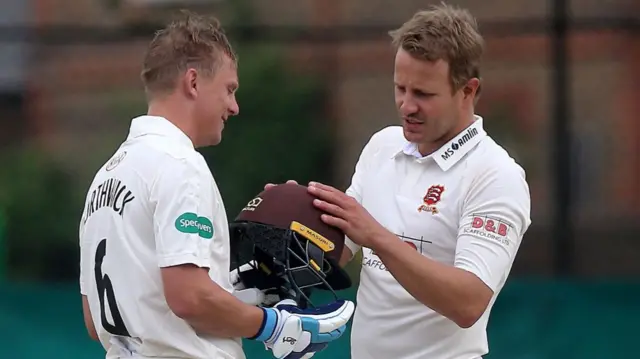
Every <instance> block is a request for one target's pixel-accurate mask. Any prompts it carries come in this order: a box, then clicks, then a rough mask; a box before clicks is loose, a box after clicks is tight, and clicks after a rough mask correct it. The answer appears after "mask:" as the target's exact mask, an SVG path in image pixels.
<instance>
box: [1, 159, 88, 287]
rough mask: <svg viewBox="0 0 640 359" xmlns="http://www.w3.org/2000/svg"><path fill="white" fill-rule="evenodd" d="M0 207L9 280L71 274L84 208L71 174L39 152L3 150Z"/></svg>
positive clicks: (56, 276) (70, 275) (49, 277)
mask: <svg viewBox="0 0 640 359" xmlns="http://www.w3.org/2000/svg"><path fill="white" fill-rule="evenodd" d="M2 154H3V156H2V157H1V158H0V167H1V168H3V169H5V170H3V171H1V172H0V211H2V212H3V213H4V216H5V221H6V233H5V235H6V239H5V246H6V247H5V248H0V251H1V252H4V256H5V257H6V258H7V260H8V275H9V276H10V278H13V279H15V278H31V279H63V278H64V279H66V278H70V277H72V276H73V275H74V274H75V271H76V269H75V267H76V266H77V264H76V262H77V260H76V258H77V256H76V254H75V251H77V249H76V247H77V238H78V235H77V233H78V220H79V218H80V214H81V212H82V208H81V207H82V200H81V198H80V197H78V195H79V192H77V191H76V190H74V189H73V188H72V187H73V185H72V178H71V175H70V174H69V173H66V172H65V171H63V170H62V167H61V166H59V165H58V164H56V163H54V162H53V161H52V160H51V159H50V158H49V157H47V156H46V154H45V153H44V152H42V151H38V150H35V149H31V148H24V149H21V150H12V151H3V152H2Z"/></svg>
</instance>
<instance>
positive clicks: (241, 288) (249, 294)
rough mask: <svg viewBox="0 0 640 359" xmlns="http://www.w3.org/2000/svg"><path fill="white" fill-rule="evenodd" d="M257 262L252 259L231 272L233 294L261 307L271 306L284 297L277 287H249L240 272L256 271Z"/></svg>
mask: <svg viewBox="0 0 640 359" xmlns="http://www.w3.org/2000/svg"><path fill="white" fill-rule="evenodd" d="M256 270H257V269H256V262H255V261H251V262H249V263H245V264H243V265H242V266H240V267H239V268H236V269H234V270H232V271H231V272H229V280H230V281H231V285H233V289H234V291H233V295H234V296H235V297H236V298H238V299H239V300H240V301H242V302H244V303H246V304H249V305H256V306H261V307H271V306H273V305H274V304H276V303H278V302H279V301H281V300H283V299H284V298H282V297H281V295H280V294H278V293H279V291H278V290H277V288H267V289H258V288H247V286H246V284H245V283H244V282H243V281H242V279H241V277H240V273H243V272H251V271H256Z"/></svg>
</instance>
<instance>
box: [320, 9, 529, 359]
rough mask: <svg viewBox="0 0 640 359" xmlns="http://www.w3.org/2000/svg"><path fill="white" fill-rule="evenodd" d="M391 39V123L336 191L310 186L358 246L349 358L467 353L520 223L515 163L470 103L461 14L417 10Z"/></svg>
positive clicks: (482, 327)
mask: <svg viewBox="0 0 640 359" xmlns="http://www.w3.org/2000/svg"><path fill="white" fill-rule="evenodd" d="M390 34H391V37H392V39H393V41H392V42H393V45H394V47H395V49H396V55H395V65H394V88H395V103H396V106H397V110H398V113H399V116H400V118H401V123H402V125H401V126H390V127H387V128H384V129H382V130H380V131H379V132H377V133H375V134H374V135H373V136H372V137H371V139H370V140H369V141H368V143H367V144H366V145H365V147H364V149H363V150H362V153H361V154H360V157H359V160H358V162H357V164H356V167H355V173H354V175H353V177H352V181H351V185H350V187H349V188H348V189H347V190H346V194H345V193H343V192H341V191H339V190H337V189H335V188H333V187H330V186H327V185H324V184H319V183H310V184H309V187H308V189H309V191H310V193H312V194H313V195H315V196H317V197H318V199H316V201H315V202H316V206H317V207H318V208H320V209H322V210H324V211H326V212H328V213H329V214H328V215H324V216H323V220H324V221H325V222H326V223H327V224H331V225H334V226H336V227H338V228H340V229H342V230H343V231H344V232H345V234H346V235H347V237H348V238H347V241H346V243H345V244H346V245H347V246H346V247H345V248H347V247H348V249H345V250H344V252H343V256H342V264H346V262H348V261H349V260H350V259H351V258H352V256H353V254H355V253H356V252H357V251H359V250H360V249H362V251H363V260H362V270H361V277H360V285H359V288H358V294H357V303H358V307H357V309H356V313H355V314H354V321H353V327H352V334H351V358H352V359H388V358H402V359H478V358H481V357H482V356H483V355H485V354H487V353H488V351H489V348H488V344H487V331H486V328H487V321H488V320H489V315H490V312H491V308H492V306H493V303H494V301H495V300H496V297H497V296H498V294H499V292H500V290H501V289H502V287H503V286H504V284H505V281H506V280H507V276H508V275H509V271H510V269H511V266H512V263H513V261H514V258H515V256H516V253H517V251H518V248H519V246H520V242H521V240H522V237H523V235H524V234H525V232H526V231H527V229H528V227H529V225H530V223H531V220H530V195H529V188H528V184H527V182H526V180H525V173H524V170H523V169H522V168H521V167H520V166H519V165H518V164H517V163H516V162H515V161H514V160H513V158H511V157H510V156H509V154H508V153H507V152H506V151H505V150H504V149H503V148H502V147H501V146H500V145H498V144H497V143H496V142H495V141H494V140H493V139H492V138H491V137H490V136H489V135H488V134H487V132H486V131H485V129H484V126H483V123H484V120H483V118H482V117H480V116H478V115H476V114H475V111H474V106H475V104H476V100H477V99H478V95H479V92H480V71H479V67H480V58H481V56H482V53H483V39H482V37H481V35H480V34H479V33H478V29H477V25H476V22H475V20H474V18H473V17H472V16H471V14H470V13H469V12H468V11H466V10H462V9H458V8H454V7H451V6H448V5H446V4H442V5H438V6H434V7H431V8H430V9H429V10H425V11H420V12H417V13H416V14H415V15H414V16H413V17H412V18H411V19H409V20H408V21H407V22H406V23H404V24H403V25H402V26H401V27H400V28H399V29H397V30H395V31H392V32H391V33H390Z"/></svg>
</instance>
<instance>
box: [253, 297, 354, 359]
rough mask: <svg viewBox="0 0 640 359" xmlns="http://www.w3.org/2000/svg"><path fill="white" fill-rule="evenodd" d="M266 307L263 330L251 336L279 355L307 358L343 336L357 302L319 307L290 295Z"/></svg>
mask: <svg viewBox="0 0 640 359" xmlns="http://www.w3.org/2000/svg"><path fill="white" fill-rule="evenodd" d="M262 310H263V311H264V319H263V322H262V326H261V328H260V331H259V332H258V334H257V335H256V336H255V337H253V338H249V339H253V340H259V341H262V342H264V344H265V347H266V348H267V349H271V352H272V353H273V356H274V357H276V358H278V359H283V358H286V359H302V358H305V359H306V358H310V357H312V356H313V355H314V354H315V353H316V352H318V351H320V350H322V349H324V348H325V347H326V346H327V345H328V344H329V343H330V342H332V341H334V340H336V339H338V338H340V336H342V334H343V333H344V332H345V330H346V328H347V322H349V319H351V316H352V315H353V312H354V310H355V304H353V302H351V301H348V300H338V301H335V302H333V303H331V304H328V305H325V306H321V307H317V308H310V309H301V308H299V307H298V306H297V305H296V302H295V301H293V300H290V299H286V300H283V301H280V302H279V303H277V304H276V305H275V306H273V307H272V308H262Z"/></svg>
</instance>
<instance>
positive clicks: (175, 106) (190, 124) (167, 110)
mask: <svg viewBox="0 0 640 359" xmlns="http://www.w3.org/2000/svg"><path fill="white" fill-rule="evenodd" d="M188 113H189V110H188V109H187V108H184V106H181V105H180V103H179V102H178V101H175V100H173V98H172V97H171V96H167V97H164V98H161V99H156V100H152V101H150V102H149V108H148V110H147V115H149V116H158V117H163V118H165V119H167V121H169V122H171V123H173V124H174V125H175V126H176V127H178V128H179V129H180V130H181V131H182V132H184V134H185V135H187V137H189V139H190V140H191V142H193V144H194V145H195V146H196V147H197V143H198V142H197V136H196V135H197V128H196V126H195V121H193V120H192V119H191V116H185V114H188Z"/></svg>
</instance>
